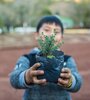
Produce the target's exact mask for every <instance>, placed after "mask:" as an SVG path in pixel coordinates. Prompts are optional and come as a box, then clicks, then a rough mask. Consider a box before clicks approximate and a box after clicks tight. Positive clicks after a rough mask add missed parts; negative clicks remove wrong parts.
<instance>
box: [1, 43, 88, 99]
mask: <svg viewBox="0 0 90 100" xmlns="http://www.w3.org/2000/svg"><path fill="white" fill-rule="evenodd" d="M67 45H68V46H67ZM62 49H63V50H64V51H65V53H68V54H71V55H72V56H73V57H74V58H75V59H76V62H77V65H78V69H79V71H80V73H81V75H82V77H83V80H84V83H83V86H82V88H81V90H80V91H79V92H77V93H74V94H72V97H73V100H90V42H83V43H81V42H79V43H66V44H64V46H63V47H62ZM29 50H30V47H23V48H12V49H10V48H8V49H1V50H0V100H21V98H22V94H23V90H15V89H14V88H12V87H11V85H10V83H9V73H10V72H11V71H12V69H13V67H14V65H15V62H16V60H17V59H18V57H19V56H20V55H22V54H24V53H27V52H29Z"/></svg>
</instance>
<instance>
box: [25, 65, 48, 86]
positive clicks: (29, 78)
mask: <svg viewBox="0 0 90 100" xmlns="http://www.w3.org/2000/svg"><path fill="white" fill-rule="evenodd" d="M39 66H40V63H36V64H34V65H33V66H32V67H30V69H28V70H27V71H26V74H25V81H26V83H27V84H32V83H34V84H45V83H46V79H37V76H38V75H43V74H44V71H43V70H37V68H38V67H39Z"/></svg>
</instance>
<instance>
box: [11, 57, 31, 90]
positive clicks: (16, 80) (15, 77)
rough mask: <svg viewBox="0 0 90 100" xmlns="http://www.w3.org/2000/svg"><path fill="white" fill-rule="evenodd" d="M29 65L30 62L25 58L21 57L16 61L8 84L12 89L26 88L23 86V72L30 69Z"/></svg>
mask: <svg viewBox="0 0 90 100" xmlns="http://www.w3.org/2000/svg"><path fill="white" fill-rule="evenodd" d="M29 65H30V62H29V60H28V59H27V58H26V57H24V56H21V57H20V58H19V59H18V61H17V63H16V65H15V68H14V70H13V71H12V72H11V73H10V83H11V85H12V86H13V87H14V88H16V89H23V88H27V85H26V84H25V79H24V74H25V71H26V70H27V69H28V68H29V67H30V66H29Z"/></svg>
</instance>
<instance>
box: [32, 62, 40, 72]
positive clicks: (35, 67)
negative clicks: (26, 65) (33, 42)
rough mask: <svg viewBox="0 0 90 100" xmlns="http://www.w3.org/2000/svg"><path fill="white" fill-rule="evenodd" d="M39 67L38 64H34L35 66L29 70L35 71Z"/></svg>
mask: <svg viewBox="0 0 90 100" xmlns="http://www.w3.org/2000/svg"><path fill="white" fill-rule="evenodd" d="M39 66H40V63H35V64H34V65H33V66H32V67H31V69H32V70H36V69H37V68H38V67H39Z"/></svg>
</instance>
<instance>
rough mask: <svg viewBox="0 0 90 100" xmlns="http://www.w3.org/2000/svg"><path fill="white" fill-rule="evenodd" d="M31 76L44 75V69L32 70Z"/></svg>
mask: <svg viewBox="0 0 90 100" xmlns="http://www.w3.org/2000/svg"><path fill="white" fill-rule="evenodd" d="M30 74H31V76H38V75H43V74H44V71H43V70H32V71H31V72H30Z"/></svg>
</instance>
